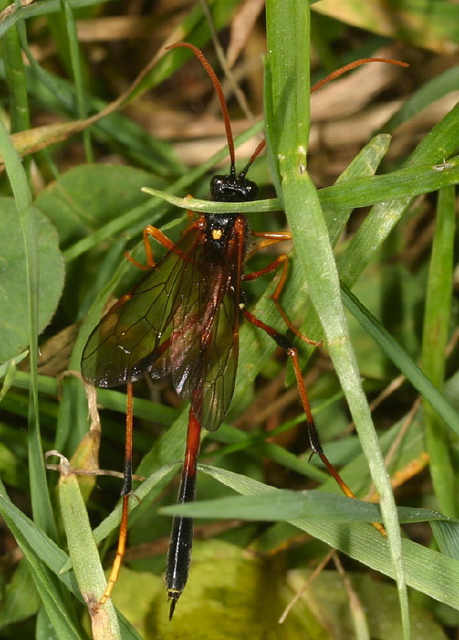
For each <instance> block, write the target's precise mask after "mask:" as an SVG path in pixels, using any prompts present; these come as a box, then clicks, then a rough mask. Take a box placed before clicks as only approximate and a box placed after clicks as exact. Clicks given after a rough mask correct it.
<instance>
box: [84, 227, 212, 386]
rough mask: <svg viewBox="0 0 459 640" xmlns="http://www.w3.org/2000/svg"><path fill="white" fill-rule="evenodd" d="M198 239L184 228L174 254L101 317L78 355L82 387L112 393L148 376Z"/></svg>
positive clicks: (197, 233) (168, 327)
mask: <svg viewBox="0 0 459 640" xmlns="http://www.w3.org/2000/svg"><path fill="white" fill-rule="evenodd" d="M199 237H200V231H199V229H197V228H196V227H195V226H192V227H190V228H189V229H188V230H187V231H186V232H185V234H184V235H183V236H182V238H181V239H180V240H179V241H178V243H177V244H176V245H175V247H174V249H172V250H171V251H168V252H167V253H166V254H165V256H164V257H163V258H162V259H161V260H160V261H159V262H158V264H156V265H155V266H154V267H153V268H152V270H151V271H149V272H148V273H147V275H146V276H145V277H144V278H142V280H141V281H140V282H139V283H138V284H137V285H136V286H135V287H134V288H133V289H132V290H131V291H130V293H128V294H127V295H126V296H123V297H122V298H120V300H118V302H117V303H116V304H114V305H113V307H111V309H110V310H109V311H108V312H107V313H106V314H105V316H104V317H103V318H102V320H101V321H100V323H99V324H98V326H97V327H96V328H95V329H94V331H93V332H92V333H91V335H90V336H89V339H88V342H87V343H86V346H85V348H84V351H83V355H82V359H81V371H82V374H83V377H84V378H85V379H86V380H87V381H88V382H91V383H92V384H94V385H95V386H98V387H116V386H119V385H121V384H125V383H127V382H134V381H136V380H139V379H141V378H143V377H145V376H146V375H147V374H148V373H149V371H150V370H151V369H152V367H153V365H154V363H155V360H157V359H158V357H160V356H161V350H162V348H164V346H163V345H165V344H166V345H167V342H168V338H169V337H170V336H169V334H170V333H171V331H172V326H173V324H172V319H173V317H174V313H175V311H176V308H177V307H178V306H179V304H180V291H181V289H183V288H185V287H188V286H192V283H191V282H189V280H190V278H189V277H188V276H187V270H186V256H187V255H188V254H190V252H191V253H192V251H193V249H194V247H195V245H196V243H197V242H198V240H199Z"/></svg>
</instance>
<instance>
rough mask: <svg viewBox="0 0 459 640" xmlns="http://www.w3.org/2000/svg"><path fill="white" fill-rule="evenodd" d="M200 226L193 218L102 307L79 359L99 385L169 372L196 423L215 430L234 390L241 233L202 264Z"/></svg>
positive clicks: (86, 374) (86, 375)
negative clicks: (145, 271)
mask: <svg viewBox="0 0 459 640" xmlns="http://www.w3.org/2000/svg"><path fill="white" fill-rule="evenodd" d="M203 233H204V232H203V231H202V229H201V228H200V227H199V226H198V224H196V225H193V226H192V227H191V228H190V229H189V230H188V231H187V232H185V234H184V236H183V237H182V238H181V239H180V240H179V242H178V243H177V245H176V246H175V247H174V249H173V250H172V251H169V252H168V253H167V254H166V255H165V256H164V258H163V259H162V260H161V261H160V262H159V263H158V264H157V265H156V266H155V267H154V268H153V269H152V270H151V271H150V272H149V273H148V274H147V275H146V276H145V277H144V278H143V279H142V280H141V281H140V283H139V284H138V285H137V286H136V287H134V289H133V290H132V291H131V292H130V293H129V294H128V295H127V296H124V297H123V298H121V299H120V300H119V301H118V302H117V303H116V304H115V305H114V306H113V307H112V308H111V309H110V310H109V311H108V313H107V314H106V315H105V316H104V317H103V318H102V320H101V322H100V323H99V325H98V326H97V327H96V329H94V331H93V333H92V334H91V335H90V337H89V339H88V342H87V344H86V347H85V349H84V351H83V357H82V365H81V366H82V373H83V376H84V378H85V379H86V380H88V381H89V382H91V383H93V384H95V385H96V386H100V387H112V386H118V385H121V384H124V383H126V382H128V381H135V380H139V379H140V378H142V377H144V376H146V375H151V376H153V377H163V376H165V375H169V374H170V375H171V376H172V382H173V385H174V388H175V389H176V391H177V393H178V394H179V395H180V396H181V397H184V398H189V400H190V402H191V403H192V406H193V410H194V412H195V415H196V417H197V418H198V420H199V421H200V422H201V424H202V426H204V427H205V428H206V429H209V430H215V429H217V428H218V427H219V426H220V424H221V423H222V421H223V419H224V417H225V415H226V412H227V411H228V407H229V405H230V402H231V398H232V396H233V391H234V383H235V377H236V370H237V359H238V346H239V345H238V333H239V302H240V283H241V279H242V276H241V268H242V259H241V255H242V245H241V243H243V238H242V237H239V235H238V234H234V236H233V239H232V241H231V242H230V243H228V245H226V246H225V252H224V255H223V256H222V257H221V259H220V260H217V262H215V261H213V262H212V261H211V262H210V263H209V260H208V259H207V256H206V245H205V238H204V236H203Z"/></svg>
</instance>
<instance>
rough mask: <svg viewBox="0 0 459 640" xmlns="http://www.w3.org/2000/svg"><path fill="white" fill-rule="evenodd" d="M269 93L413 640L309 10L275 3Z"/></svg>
mask: <svg viewBox="0 0 459 640" xmlns="http://www.w3.org/2000/svg"><path fill="white" fill-rule="evenodd" d="M266 9H267V28H268V51H269V55H268V60H267V68H268V72H267V78H268V86H267V89H266V92H267V101H266V102H267V104H266V117H267V124H266V130H267V139H268V149H269V151H270V153H271V158H272V159H271V166H272V168H274V169H276V168H277V167H278V169H279V171H278V172H276V173H277V175H279V180H278V186H279V187H281V192H278V196H280V197H282V198H283V202H284V205H285V211H286V214H287V217H288V220H289V225H290V229H291V231H292V235H293V239H294V243H295V247H296V251H297V254H298V259H299V261H300V264H301V265H302V267H303V275H304V277H305V280H306V282H307V284H308V291H309V294H310V297H311V300H312V303H313V305H314V307H315V309H316V312H317V314H318V316H319V318H320V321H321V324H322V327H323V330H324V333H325V336H326V340H327V346H328V348H329V351H330V355H331V357H332V360H333V364H334V366H335V369H336V372H337V374H338V377H339V379H340V382H341V386H342V387H343V390H344V393H345V395H346V398H347V401H348V404H349V408H350V411H351V414H352V416H353V419H354V422H355V424H356V427H357V431H358V433H359V436H360V438H361V443H362V448H363V450H364V452H365V455H366V457H367V460H368V464H369V466H370V470H371V474H372V478H373V481H374V483H375V485H376V487H377V490H378V492H379V494H380V498H381V509H382V513H383V520H384V524H385V526H386V529H387V534H388V543H389V548H390V554H391V562H392V566H393V571H394V576H395V579H396V583H397V589H398V593H399V599H400V608H401V616H402V624H403V630H404V637H405V638H406V639H407V640H408V638H409V637H410V622H409V612H408V597H407V591H406V582H405V575H404V569H403V564H402V548H401V537H400V528H399V523H398V518H397V512H396V506H395V502H394V498H393V495H392V491H391V487H390V482H389V478H388V476H387V472H386V469H385V466H384V460H383V458H382V455H381V451H380V449H379V445H378V439H377V437H376V434H375V431H374V427H373V425H372V420H371V413H370V410H369V407H368V403H367V400H366V396H365V394H364V392H363V389H362V385H361V381H360V375H359V371H358V367H357V363H356V358H355V355H354V352H353V350H352V346H351V344H350V340H349V332H348V329H347V323H346V319H345V316H344V311H343V308H342V304H341V299H340V290H339V279H338V273H337V269H336V265H335V262H334V259H333V253H332V250H331V247H330V244H329V239H328V232H327V227H326V224H325V221H324V219H323V214H322V211H321V208H320V203H319V199H318V196H317V193H316V191H315V188H314V186H313V184H312V182H311V180H310V178H309V175H308V173H307V170H306V148H307V141H308V134H309V126H308V121H309V58H308V56H309V43H310V39H309V13H308V10H307V7H306V5H305V3H302V2H296V1H295V0H288V1H286V2H283V3H282V7H281V6H280V4H279V3H278V2H267V5H266Z"/></svg>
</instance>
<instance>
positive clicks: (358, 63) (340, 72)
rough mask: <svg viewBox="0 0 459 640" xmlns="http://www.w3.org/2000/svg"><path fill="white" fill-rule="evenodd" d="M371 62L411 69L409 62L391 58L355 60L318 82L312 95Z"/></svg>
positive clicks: (312, 90)
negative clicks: (348, 72) (347, 73)
mask: <svg viewBox="0 0 459 640" xmlns="http://www.w3.org/2000/svg"><path fill="white" fill-rule="evenodd" d="M369 62H385V63H387V64H395V65H397V66H398V67H409V66H410V65H409V64H408V63H407V62H401V61H400V60H392V59H391V58H361V59H360V60H354V62H350V63H349V64H346V65H344V67H341V68H340V69H337V70H336V71H333V72H332V73H330V74H329V75H328V76H326V77H325V78H323V79H322V80H319V82H317V83H316V84H315V85H313V87H312V88H311V93H313V92H314V91H317V89H320V87H323V86H324V84H327V82H330V80H334V79H335V78H339V76H342V75H343V73H346V72H347V71H350V70H351V69H355V68H356V67H360V66H362V65H363V64H368V63H369Z"/></svg>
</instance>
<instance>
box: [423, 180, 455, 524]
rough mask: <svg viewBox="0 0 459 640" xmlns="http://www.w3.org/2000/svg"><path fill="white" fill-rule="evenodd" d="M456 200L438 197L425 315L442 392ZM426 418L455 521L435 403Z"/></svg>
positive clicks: (438, 490) (439, 488)
mask: <svg viewBox="0 0 459 640" xmlns="http://www.w3.org/2000/svg"><path fill="white" fill-rule="evenodd" d="M455 198H456V194H455V188H454V187H448V188H447V189H446V188H445V189H442V190H441V191H440V192H439V194H438V204H437V219H436V224H435V234H434V240H433V247H432V256H431V260H430V266H429V280H428V285H427V296H426V306H425V312H424V331H423V340H422V363H423V367H424V371H425V374H426V376H427V377H428V378H429V379H430V380H431V381H432V383H433V385H435V387H436V388H438V389H442V387H443V381H444V378H445V357H446V348H447V343H448V336H449V334H450V322H449V318H450V316H451V305H452V291H453V272H454V234H455V215H456V212H455V208H456V203H455ZM456 415H457V414H456ZM424 416H425V418H424V419H425V436H426V445H427V451H428V453H429V455H430V472H431V474H432V481H433V484H434V489H435V495H436V496H437V499H438V501H439V506H440V509H441V510H442V511H443V512H444V513H446V514H447V515H449V516H452V517H455V516H457V514H458V507H459V505H458V500H457V491H452V490H451V488H452V487H454V486H455V483H456V482H455V472H454V466H453V460H452V459H451V453H450V443H449V438H448V433H447V431H446V430H445V427H444V425H443V424H442V421H441V420H439V417H438V413H437V412H436V411H435V407H434V405H432V404H431V403H428V402H425V405H424ZM458 423H459V418H458ZM457 433H459V429H458V431H457Z"/></svg>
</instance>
